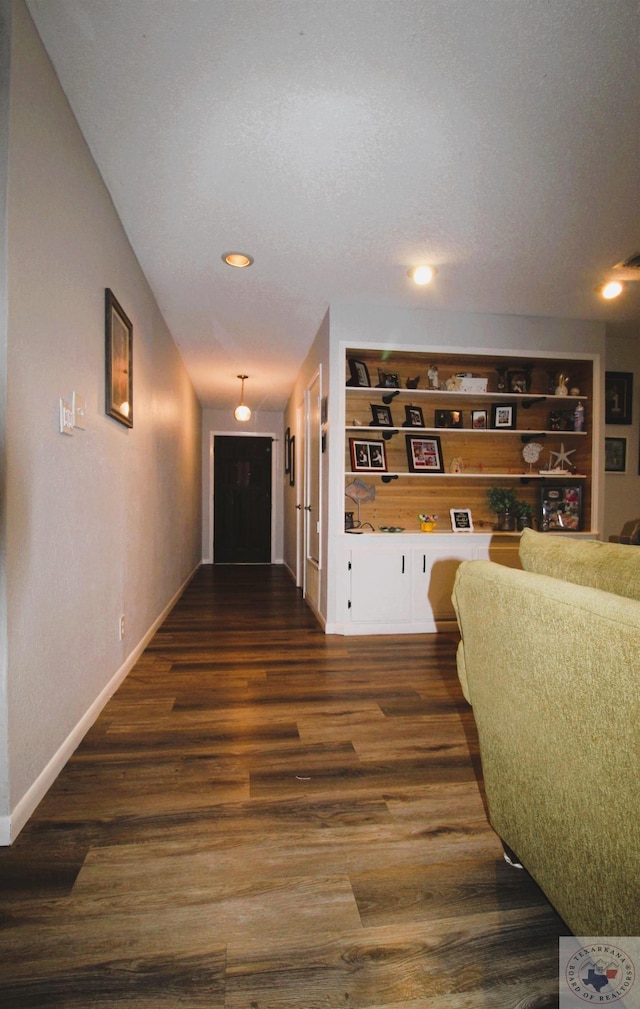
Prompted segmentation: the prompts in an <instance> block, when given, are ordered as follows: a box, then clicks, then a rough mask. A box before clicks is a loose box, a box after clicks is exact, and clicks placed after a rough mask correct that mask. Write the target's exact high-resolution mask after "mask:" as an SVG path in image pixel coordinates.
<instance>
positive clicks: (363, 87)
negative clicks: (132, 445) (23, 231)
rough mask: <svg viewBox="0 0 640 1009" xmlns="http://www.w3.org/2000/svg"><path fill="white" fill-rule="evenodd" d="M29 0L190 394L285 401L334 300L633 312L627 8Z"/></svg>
mask: <svg viewBox="0 0 640 1009" xmlns="http://www.w3.org/2000/svg"><path fill="white" fill-rule="evenodd" d="M28 7H29V9H30V11H31V13H32V16H33V17H34V20H35V22H36V25H37V27H38V29H39V32H40V34H41V36H42V38H43V41H44V43H45V46H46V47H47V50H48V52H49V54H50V56H51V59H52V62H53V64H54V66H55V68H56V71H57V73H58V76H59V78H60V80H61V83H62V86H63V88H64V90H65V92H66V94H67V96H68V98H69V101H70V103H71V106H72V108H73V110H74V112H75V115H76V117H77V119H78V121H79V123H80V126H81V128H82V130H83V133H84V135H85V137H86V139H87V142H88V144H89V147H90V148H91V151H92V153H93V156H94V158H95V160H96V162H97V164H98V166H99V168H100V170H101V172H102V175H103V177H104V179H105V182H106V184H107V186H108V188H109V190H110V192H111V195H112V198H113V200H114V203H115V205H116V207H117V209H118V212H119V214H120V217H121V219H122V221H123V224H124V226H125V229H126V231H127V233H128V235H129V238H130V241H131V243H132V245H133V248H134V249H135V251H136V253H137V255H138V258H139V261H140V263H141V265H142V268H143V269H144V271H145V273H146V275H147V277H148V279H149V282H150V284H151V287H152V288H153V290H154V293H155V295H156V298H157V301H158V304H159V306H160V308H161V310H162V312H163V315H164V317H165V319H166V321H167V324H168V325H169V327H170V329H171V331H172V333H173V336H174V338H175V340H176V343H177V344H178V346H179V348H180V350H181V353H182V355H183V358H184V360H185V362H186V365H187V367H188V369H189V371H190V374H191V376H192V379H193V382H194V384H195V387H196V390H197V392H198V395H199V397H200V399H201V401H202V403H203V404H204V405H211V406H223V405H224V406H226V405H231V404H232V403H233V402H234V401H236V400H237V395H238V388H239V384H238V381H237V379H236V377H235V376H236V375H237V374H238V373H239V372H240V371H244V372H246V373H247V374H249V376H250V379H249V381H248V382H247V400H248V402H249V403H250V405H251V406H252V407H253V408H254V409H255V408H259V409H280V408H281V407H282V406H283V405H284V403H285V402H286V399H287V397H288V394H289V392H290V390H291V386H292V382H293V379H294V376H295V374H296V371H297V369H298V366H299V364H300V362H301V361H302V360H303V358H304V356H305V354H306V351H307V350H308V347H309V346H310V344H311V342H312V340H313V338H314V336H315V333H316V331H317V329H318V326H319V324H320V322H321V319H322V317H323V315H324V313H325V311H326V308H327V306H328V305H329V304H330V303H332V302H336V301H345V300H347V301H353V302H360V303H368V304H374V305H375V304H385V305H397V306H406V307H419V306H425V307H429V308H434V309H446V310H459V311H466V312H496V313H501V314H502V313H507V314H513V313H515V314H528V315H551V316H564V317H576V318H589V319H603V320H624V319H639V318H640V283H639V284H634V285H632V286H631V287H630V288H629V289H628V290H627V292H626V293H625V295H624V296H623V298H621V299H619V300H618V301H617V302H616V303H603V302H602V301H601V300H600V299H599V298H598V297H597V296H596V295H595V293H594V288H595V287H596V286H597V285H598V284H599V283H600V282H601V281H602V279H603V278H604V277H605V275H606V274H607V272H608V271H609V270H610V269H611V268H612V267H613V266H614V265H615V264H616V263H618V262H620V261H621V260H622V259H624V258H626V257H627V256H629V255H631V254H633V253H635V252H638V251H640V200H639V196H640V98H639V96H640V88H639V87H638V55H639V52H640V5H639V3H638V0H607V2H603V0H235V2H233V3H228V2H225V3H223V2H221V0H28ZM230 249H240V250H243V251H247V252H249V253H250V254H251V255H252V256H254V257H255V265H254V266H253V267H251V269H248V270H232V269H230V268H229V267H227V266H225V265H224V264H223V263H222V261H221V258H220V257H221V254H222V253H223V252H226V251H228V250H230ZM419 262H428V263H431V264H433V265H435V266H436V267H437V268H438V275H437V277H436V280H435V282H434V283H433V284H432V285H431V286H430V287H429V288H426V289H420V290H418V289H415V288H413V289H412V287H411V286H410V284H409V281H408V280H407V276H406V271H407V269H408V268H409V267H411V266H413V265H415V264H416V263H419Z"/></svg>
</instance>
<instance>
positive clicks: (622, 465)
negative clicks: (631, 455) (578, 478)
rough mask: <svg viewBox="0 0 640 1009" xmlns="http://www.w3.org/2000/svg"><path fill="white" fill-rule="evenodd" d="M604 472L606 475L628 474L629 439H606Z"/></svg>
mask: <svg viewBox="0 0 640 1009" xmlns="http://www.w3.org/2000/svg"><path fill="white" fill-rule="evenodd" d="M604 471H605V473H626V472H627V439H626V438H605V440H604Z"/></svg>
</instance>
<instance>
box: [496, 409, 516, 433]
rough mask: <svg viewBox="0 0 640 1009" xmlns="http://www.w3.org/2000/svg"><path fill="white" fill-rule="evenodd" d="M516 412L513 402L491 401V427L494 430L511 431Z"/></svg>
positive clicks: (513, 426) (514, 424) (514, 422)
mask: <svg viewBox="0 0 640 1009" xmlns="http://www.w3.org/2000/svg"><path fill="white" fill-rule="evenodd" d="M516 414H517V406H516V404H515V403H492V404H491V427H492V428H493V429H494V430H495V431H512V430H513V429H514V428H515V426H516Z"/></svg>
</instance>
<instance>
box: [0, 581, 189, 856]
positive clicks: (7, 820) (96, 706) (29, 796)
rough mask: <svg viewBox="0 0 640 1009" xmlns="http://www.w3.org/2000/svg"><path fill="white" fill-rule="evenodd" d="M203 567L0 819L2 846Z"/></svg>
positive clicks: (28, 814) (19, 826)
mask: <svg viewBox="0 0 640 1009" xmlns="http://www.w3.org/2000/svg"><path fill="white" fill-rule="evenodd" d="M199 566H200V565H199V564H198V565H196V567H195V568H194V569H193V571H192V572H191V574H190V575H189V577H188V578H187V579H186V580H185V581H184V582H183V584H182V585H181V586H180V588H179V589H178V591H177V592H176V593H175V595H174V596H173V597H172V598H171V600H170V601H169V602H168V603H167V605H166V606H165V608H164V609H163V611H162V613H161V614H160V615H159V616H158V617H157V618H156V619H155V620H154V622H153V624H152V625H151V627H150V628H149V630H148V631H147V633H146V634H145V635H144V637H143V638H142V640H141V641H139V642H138V644H137V645H136V647H135V648H134V649H133V651H132V652H130V653H129V655H128V656H127V658H126V659H125V661H124V663H123V664H122V665H121V666H120V668H119V669H118V671H117V672H116V673H115V674H114V675H113V676H112V677H111V679H110V680H109V682H108V683H107V685H106V687H104V689H103V690H102V691H101V692H100V693H99V694H98V696H97V697H96V699H95V701H94V702H93V704H92V705H91V707H90V708H89V709H88V710H87V711H86V712H85V714H84V715H83V716H82V718H81V719H80V721H79V722H78V724H77V725H76V726H75V727H74V728H73V729H72V731H71V732H70V733H69V735H68V736H67V738H66V739H65V741H64V743H63V744H62V746H61V747H60V748H59V749H58V751H57V752H56V753H54V755H53V757H52V758H51V760H50V761H49V763H48V764H47V765H46V767H45V768H44V769H43V770H42V771H41V773H40V774H39V775H38V777H37V778H36V780H35V781H34V782H33V784H32V785H31V787H30V788H29V789H28V790H27V791H26V792H25V794H24V795H23V796H22V798H21V799H20V801H19V802H18V803H17V805H16V806H14V808H13V809H12V811H11V814H10V816H2V817H0V845H2V846H6V845H9V844H13V842H14V841H15V839H16V837H17V836H18V834H19V833H20V831H21V830H22V828H23V827H24V825H25V824H26V823H27V821H28V820H29V818H30V817H31V816H32V814H33V812H34V811H35V809H36V807H37V806H38V804H39V803H40V802H41V801H42V799H43V798H44V797H45V795H46V794H47V792H48V791H49V789H50V788H51V786H52V785H53V783H54V781H55V780H56V778H57V777H58V775H59V774H60V771H61V770H62V768H63V767H64V766H65V764H66V763H67V761H68V760H69V757H71V756H72V754H73V753H74V752H75V750H77V748H78V746H79V745H80V743H81V742H82V740H83V739H84V737H85V736H86V734H87V732H88V731H89V729H90V728H91V726H92V725H93V723H94V722H95V721H96V719H97V717H98V715H99V714H100V712H101V711H102V709H103V708H104V707H105V705H106V704H107V701H109V699H110V698H111V697H112V696H113V694H115V692H116V690H117V689H118V687H119V686H120V684H121V683H122V681H123V680H124V679H125V677H126V676H127V674H128V673H130V672H131V670H132V669H133V667H134V665H135V664H136V662H137V661H138V659H139V658H140V656H141V655H142V653H143V651H144V650H145V648H146V647H147V645H148V644H149V642H150V641H151V639H152V637H153V635H154V634H155V633H156V631H157V630H158V628H159V627H160V625H161V624H162V622H163V620H164V619H165V617H166V616H167V614H168V613H170V611H171V610H172V609H173V607H174V606H175V604H176V603H177V601H178V599H179V598H180V596H181V595H182V593H183V592H184V590H185V589H186V587H187V585H188V584H189V582H190V581H191V579H192V578H193V575H194V574H195V572H196V571H197V570H198V567H199Z"/></svg>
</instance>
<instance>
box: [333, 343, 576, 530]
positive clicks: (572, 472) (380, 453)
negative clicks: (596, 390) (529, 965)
mask: <svg viewBox="0 0 640 1009" xmlns="http://www.w3.org/2000/svg"><path fill="white" fill-rule="evenodd" d="M345 376H346V379H345V381H346V393H345V485H348V484H349V483H351V482H352V481H353V480H355V479H356V478H361V480H363V481H364V482H365V483H368V484H370V485H371V484H373V485H374V486H375V498H373V499H372V500H369V501H364V500H363V501H361V502H360V506H359V507H360V521H361V522H367V523H369V524H370V525H371V526H373V528H374V529H379V528H380V527H381V526H385V527H389V526H391V527H394V528H397V527H401V528H403V529H406V530H407V531H418V529H419V520H418V515H419V514H420V513H424V512H429V513H431V514H434V513H435V514H438V515H439V516H440V518H439V524H438V529H439V530H440V531H443V530H444V529H446V530H447V531H449V530H450V524H449V510H450V508H460V509H462V508H469V509H471V511H472V514H473V519H474V529H475V530H476V531H480V532H487V531H491V530H492V529H493V526H494V524H495V521H496V520H495V516H494V515H493V514H492V513H491V512H490V510H489V508H488V505H487V501H486V496H487V490H488V488H489V487H491V486H505V487H513V488H514V489H516V492H517V495H518V497H519V498H520V499H523V500H526V501H528V502H529V503H530V504H531V505H532V507H533V508H534V513H535V514H536V515H537V514H538V513H539V511H540V501H541V488H543V487H544V486H546V485H547V484H548V485H550V486H556V487H559V486H567V485H568V486H572V485H575V486H579V487H580V493H581V500H582V509H581V530H582V531H585V532H590V531H591V529H592V523H591V517H592V508H591V498H592V484H593V473H592V456H593V437H592V425H591V419H592V418H591V417H590V411H591V403H592V401H593V361H592V360H591V359H590V358H586V357H585V359H584V360H581V359H576V358H571V359H567V360H564V359H562V358H555V357H547V358H539V357H537V358H533V359H529V358H526V357H515V356H512V355H509V356H507V355H505V356H504V357H498V356H494V355H481V354H466V353H465V354H451V355H444V354H442V353H440V354H429V353H425V354H420V353H412V352H404V351H403V352H398V353H394V352H393V351H389V350H387V349H385V351H384V355H383V354H382V353H381V352H380V351H363V350H362V349H357V350H353V351H350V350H348V351H347V354H346V361H345ZM366 381H369V383H370V384H369V385H366V384H364V383H365V382H366ZM407 382H409V383H410V384H411V385H412V386H414V387H412V388H407ZM430 383H431V384H432V385H434V384H437V386H438V387H437V388H429V387H428V386H429V384H430ZM463 383H464V384H466V385H470V386H471V387H472V388H471V389H470V390H469V391H462V390H461V389H460V388H456V389H454V388H451V387H450V386H452V385H458V386H460V385H462V384H463ZM563 384H566V389H563V388H562V386H563ZM447 386H449V387H447ZM575 390H577V391H575ZM579 404H580V407H581V410H582V414H581V417H580V419H579V420H578V421H577V422H576V417H575V414H576V408H577V407H578V405H579ZM380 421H382V422H380ZM576 427H577V428H578V429H576ZM532 443H534V444H537V445H539V446H541V449H540V454H539V458H538V459H535V460H534V461H531V460H529V461H528V462H527V461H526V460H525V458H524V457H523V450H524V449H525V446H526V445H527V444H532ZM534 451H535V450H534ZM558 454H560V470H561V471H560V472H557V471H554V470H557V468H558ZM563 454H564V457H565V460H564V462H562V461H561V460H562V455H563Z"/></svg>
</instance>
